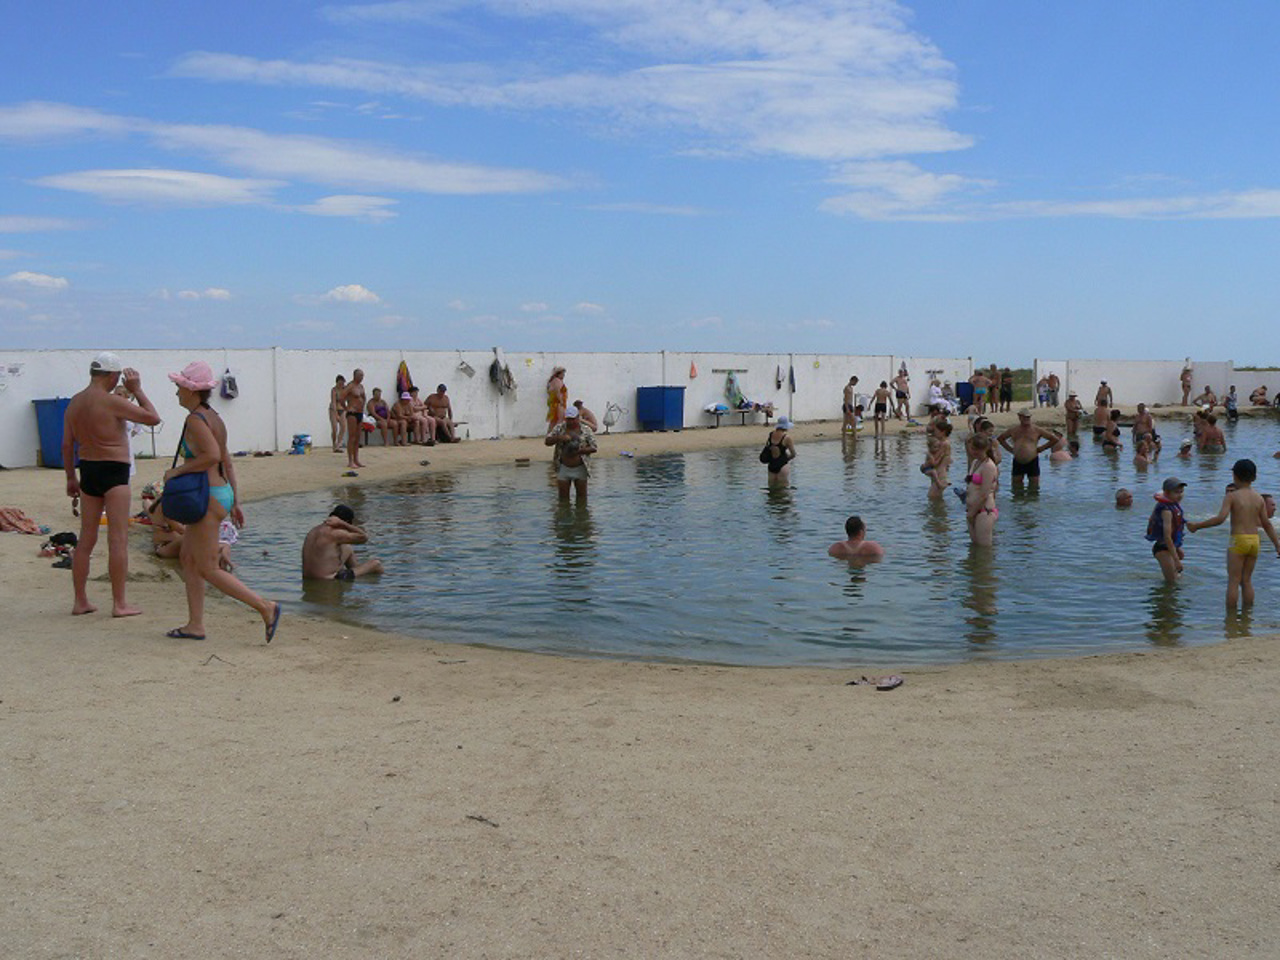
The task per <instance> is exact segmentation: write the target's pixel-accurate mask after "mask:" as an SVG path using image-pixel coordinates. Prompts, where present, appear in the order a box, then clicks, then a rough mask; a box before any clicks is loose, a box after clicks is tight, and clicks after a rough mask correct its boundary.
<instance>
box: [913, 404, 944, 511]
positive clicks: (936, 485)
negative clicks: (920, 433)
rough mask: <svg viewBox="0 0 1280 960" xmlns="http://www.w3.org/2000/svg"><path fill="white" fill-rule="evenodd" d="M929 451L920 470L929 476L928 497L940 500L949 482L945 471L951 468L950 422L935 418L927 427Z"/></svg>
mask: <svg viewBox="0 0 1280 960" xmlns="http://www.w3.org/2000/svg"><path fill="white" fill-rule="evenodd" d="M928 437H929V453H928V455H927V456H926V457H925V460H924V463H922V464H921V465H920V472H921V473H923V474H924V475H925V476H926V477H928V478H929V499H930V500H941V499H942V495H943V494H944V493H945V492H946V490H947V487H948V485H949V482H948V480H947V471H948V470H950V469H951V424H950V423H949V422H948V421H946V420H942V419H939V420H935V421H934V422H933V423H931V424H930V425H929V427H928Z"/></svg>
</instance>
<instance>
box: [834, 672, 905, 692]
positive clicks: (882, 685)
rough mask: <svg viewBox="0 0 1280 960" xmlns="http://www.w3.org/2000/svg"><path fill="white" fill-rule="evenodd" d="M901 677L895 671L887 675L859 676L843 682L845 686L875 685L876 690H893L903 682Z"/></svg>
mask: <svg viewBox="0 0 1280 960" xmlns="http://www.w3.org/2000/svg"><path fill="white" fill-rule="evenodd" d="M903 682H904V681H903V679H902V678H901V677H900V676H898V675H897V674H896V673H894V674H890V675H889V676H887V677H860V678H859V679H857V680H850V681H849V682H848V683H846V684H845V686H846V687H863V686H866V687H875V688H876V689H877V690H894V689H896V688H898V687H900V686H902V684H903Z"/></svg>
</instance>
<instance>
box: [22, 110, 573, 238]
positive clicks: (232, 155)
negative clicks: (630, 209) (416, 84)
mask: <svg viewBox="0 0 1280 960" xmlns="http://www.w3.org/2000/svg"><path fill="white" fill-rule="evenodd" d="M108 133H110V134H117V133H118V134H130V135H134V136H141V137H145V138H146V139H148V140H150V141H151V142H152V143H153V144H155V145H157V146H160V147H163V148H165V149H168V150H174V151H184V152H196V153H200V154H203V155H206V156H211V157H213V158H215V159H216V160H218V161H220V162H222V163H225V164H228V165H230V166H233V167H237V168H239V169H242V170H246V171H249V172H250V173H253V174H257V175H259V176H267V177H273V178H274V177H286V178H293V179H297V180H304V181H307V182H309V183H320V184H325V185H330V186H347V187H356V188H359V189H382V190H403V191H408V192H413V193H432V194H459V195H464V194H502V193H532V192H539V191H546V190H555V189H560V188H562V187H564V186H566V183H565V181H563V180H561V179H560V178H558V177H554V176H551V175H548V174H544V173H539V172H537V171H534V170H521V169H517V168H506V167H489V166H484V165H481V164H467V163H449V162H445V161H440V160H436V159H433V158H429V157H425V156H421V155H415V154H406V153H402V152H399V151H396V150H392V149H389V148H385V147H381V146H377V145H372V144H363V143H358V142H351V141H346V140H336V139H331V138H327V137H313V136H301V135H295V134H275V133H265V132H263V131H261V130H255V129H252V128H249V127H234V126H225V125H198V124H179V123H160V122H156V121H151V120H145V119H141V118H136V117H123V116H113V115H111V114H105V113H100V112H98V111H95V110H90V109H87V108H80V107H72V106H68V105H66V104H56V103H27V104H21V105H19V106H16V107H7V108H0V140H5V139H8V140H18V141H28V140H50V139H55V140H56V139H62V138H66V137H82V136H89V135H104V134H108ZM89 172H90V173H103V172H107V173H112V172H114V173H126V172H127V173H138V172H139V171H89ZM143 172H151V173H156V172H160V173H164V172H165V171H143ZM171 172H173V171H171ZM68 176H76V175H68ZM80 176H83V175H80ZM192 176H209V175H207V174H204V175H200V174H193V175H192ZM45 179H46V180H50V179H52V178H45ZM223 179H227V178H223ZM233 182H234V181H233ZM239 182H240V183H243V184H250V183H253V182H255V181H248V180H246V181H239ZM53 185H57V184H53ZM99 188H100V189H101V186H100V187H99ZM71 189H75V188H74V187H71ZM90 192H92V191H90ZM129 199H137V198H136V197H129ZM312 212H314V211H312ZM46 229H47V228H46Z"/></svg>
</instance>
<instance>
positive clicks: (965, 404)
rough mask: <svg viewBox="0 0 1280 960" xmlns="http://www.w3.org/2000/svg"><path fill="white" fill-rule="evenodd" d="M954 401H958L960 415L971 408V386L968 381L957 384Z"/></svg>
mask: <svg viewBox="0 0 1280 960" xmlns="http://www.w3.org/2000/svg"><path fill="white" fill-rule="evenodd" d="M956 400H957V401H959V404H960V412H961V413H964V412H965V411H966V410H968V409H969V408H970V407H971V406H973V384H972V383H970V382H969V381H968V380H961V381H960V382H959V383H957V384H956Z"/></svg>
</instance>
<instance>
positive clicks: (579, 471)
mask: <svg viewBox="0 0 1280 960" xmlns="http://www.w3.org/2000/svg"><path fill="white" fill-rule="evenodd" d="M769 469H770V470H772V469H773V467H772V465H770V467H769ZM590 476H591V474H590V473H588V472H587V465H586V464H585V463H580V464H578V465H577V466H576V467H566V466H565V465H564V464H563V463H561V464H559V465H558V466H557V467H556V479H557V480H586V479H587V478H588V477H590Z"/></svg>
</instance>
